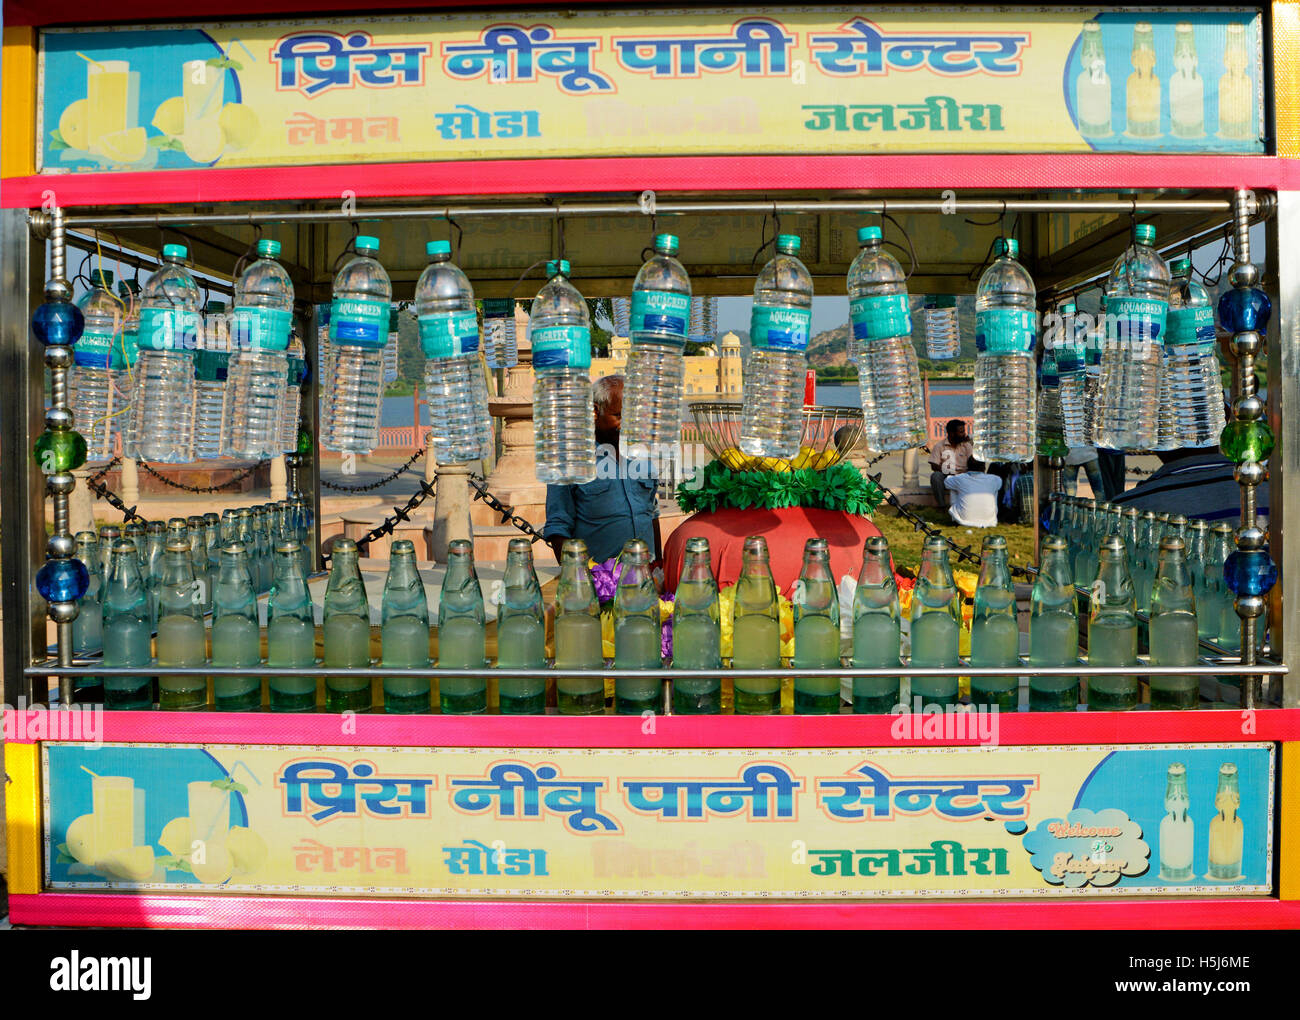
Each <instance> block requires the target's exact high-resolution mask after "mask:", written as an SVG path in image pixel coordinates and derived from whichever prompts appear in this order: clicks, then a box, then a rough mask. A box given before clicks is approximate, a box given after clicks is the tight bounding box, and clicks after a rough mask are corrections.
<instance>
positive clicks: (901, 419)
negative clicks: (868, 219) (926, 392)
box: [848, 227, 925, 453]
mask: <svg viewBox="0 0 1300 1020" xmlns="http://www.w3.org/2000/svg"><path fill="white" fill-rule="evenodd" d="M858 244H859V245H861V249H860V250H859V251H858V254H857V257H856V258H855V259H854V260H853V264H852V265H851V266H849V278H848V291H849V318H850V319H851V320H852V323H851V330H852V333H853V339H854V343H855V344H856V347H857V358H858V386H859V388H860V389H861V390H862V424H863V428H864V430H865V436H864V439H865V441H866V444H867V447H868V449H872V450H875V451H877V452H880V453H883V452H886V451H890V450H910V449H913V448H914V447H917V446H923V445H924V444H925V410H924V408H923V406H922V403H921V372H920V369H919V368H918V367H917V364H916V348H915V347H913V346H912V313H911V312H910V310H909V306H908V298H907V277H906V275H905V274H904V273H903V267H902V266H900V265H899V264H898V259H896V258H894V256H893V255H892V254H890V253H889V252H888V251H886V250H885V248H884V247H883V241H882V235H881V230H880V228H879V227H862V228H861V229H859V230H858Z"/></svg>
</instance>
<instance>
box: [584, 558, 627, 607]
mask: <svg viewBox="0 0 1300 1020" xmlns="http://www.w3.org/2000/svg"><path fill="white" fill-rule="evenodd" d="M620 568H621V564H620V563H619V562H618V560H616V559H608V560H606V561H605V562H604V563H597V564H596V565H595V566H594V567H592V568H591V580H592V582H593V583H594V584H595V586H596V598H597V599H599V600H600V603H601V604H602V605H604V604H605V603H606V602H609V601H611V600H612V599H613V598H614V592H615V590H616V589H617V588H618V575H619V570H620Z"/></svg>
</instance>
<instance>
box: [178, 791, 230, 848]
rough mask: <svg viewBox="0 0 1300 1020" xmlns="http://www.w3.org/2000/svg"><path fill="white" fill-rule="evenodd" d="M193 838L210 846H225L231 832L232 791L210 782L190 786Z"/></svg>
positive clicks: (191, 831)
mask: <svg viewBox="0 0 1300 1020" xmlns="http://www.w3.org/2000/svg"><path fill="white" fill-rule="evenodd" d="M186 789H187V792H188V794H189V808H190V833H191V838H193V839H196V840H202V841H203V842H204V843H206V844H208V845H209V846H224V845H225V843H226V836H227V835H228V834H229V832H230V791H229V790H223V789H222V788H221V787H219V786H213V785H212V782H211V781H210V780H206V779H204V780H199V781H197V782H193V783H190V784H188V786H187V787H186Z"/></svg>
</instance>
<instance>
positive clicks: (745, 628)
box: [731, 535, 781, 715]
mask: <svg viewBox="0 0 1300 1020" xmlns="http://www.w3.org/2000/svg"><path fill="white" fill-rule="evenodd" d="M734 606H735V608H734V610H733V614H734V615H733V619H734V622H733V624H732V629H731V667H732V669H767V670H774V671H775V670H779V669H780V668H781V603H780V601H779V599H778V597H777V591H776V581H775V580H774V579H773V578H772V565H771V561H770V560H769V558H768V551H767V539H765V538H764V537H763V536H762V535H750V536H749V537H748V538H747V539H745V545H744V548H743V550H742V553H741V561H740V577H739V578H738V579H737V581H736V596H735V602H734ZM734 687H735V712H736V714H737V715H765V714H769V713H773V712H779V711H780V710H781V678H780V677H779V676H776V675H772V676H761V677H736V679H735V685H734Z"/></svg>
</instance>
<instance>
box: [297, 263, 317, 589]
mask: <svg viewBox="0 0 1300 1020" xmlns="http://www.w3.org/2000/svg"><path fill="white" fill-rule="evenodd" d="M313 257H314V256H313ZM312 268H313V269H314V267H312ZM319 318H320V317H319V316H318V315H317V314H316V306H315V305H314V304H313V305H311V307H310V309H309V311H308V312H307V315H306V323H307V324H306V328H305V329H304V330H303V338H302V342H303V347H304V348H306V357H307V364H308V365H310V366H311V373H310V376H311V378H310V379H309V381H308V383H307V389H306V391H305V392H304V393H303V395H302V413H301V421H302V424H301V426H300V427H301V428H303V429H306V431H307V434H308V435H310V436H311V439H312V443H311V451H310V452H309V453H306V454H299V456H298V468H297V471H296V472H295V473H296V475H297V479H298V481H297V485H298V489H299V491H300V492H301V493H302V495H303V498H304V499H305V500H306V502H307V509H308V511H309V512H310V514H311V521H310V523H309V524H308V525H307V541H308V542H309V543H310V544H311V550H312V557H311V559H312V566H313V569H315V570H320V569H321V568H322V567H323V565H324V561H323V560H322V559H321V554H320V387H321V377H320V350H319V348H320V345H319V344H318V343H317V335H316V330H317V329H318V328H319Z"/></svg>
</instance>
